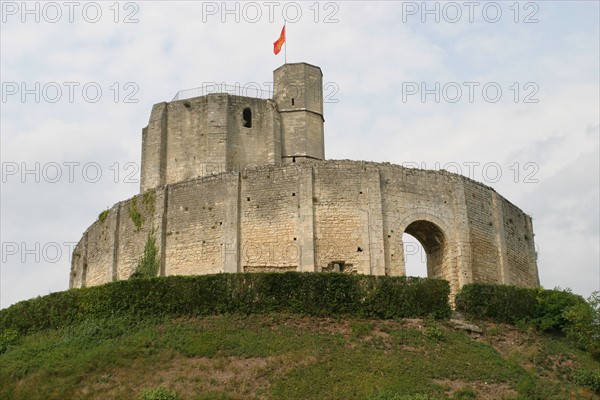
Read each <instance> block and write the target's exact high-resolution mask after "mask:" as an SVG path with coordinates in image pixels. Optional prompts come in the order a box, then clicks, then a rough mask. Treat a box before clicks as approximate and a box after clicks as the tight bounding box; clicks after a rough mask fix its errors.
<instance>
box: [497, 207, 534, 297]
mask: <svg viewBox="0 0 600 400" xmlns="http://www.w3.org/2000/svg"><path fill="white" fill-rule="evenodd" d="M500 206H501V208H502V215H503V217H504V218H503V221H502V223H503V225H504V227H503V230H504V240H505V243H506V244H505V248H506V263H507V270H508V271H507V277H506V281H507V282H506V283H508V284H511V285H517V286H524V287H538V286H539V278H538V271H537V262H536V256H535V254H536V253H535V246H534V242H533V228H532V224H531V217H529V216H528V215H526V214H523V212H522V211H521V210H520V209H519V208H517V207H516V206H515V205H513V204H511V203H510V202H508V201H507V200H505V199H502V200H501V202H500Z"/></svg>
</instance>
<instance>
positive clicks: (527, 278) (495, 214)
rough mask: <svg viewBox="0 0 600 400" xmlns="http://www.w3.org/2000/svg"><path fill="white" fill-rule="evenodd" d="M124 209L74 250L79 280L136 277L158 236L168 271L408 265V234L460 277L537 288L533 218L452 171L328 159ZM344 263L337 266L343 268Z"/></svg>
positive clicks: (246, 174)
mask: <svg viewBox="0 0 600 400" xmlns="http://www.w3.org/2000/svg"><path fill="white" fill-rule="evenodd" d="M135 201H136V205H137V210H138V212H139V213H140V217H141V219H142V220H143V223H142V224H141V226H136V225H135V223H134V222H133V220H134V218H133V217H132V215H131V212H130V210H131V208H132V204H133V199H130V200H127V201H125V202H122V203H119V204H117V205H115V206H114V207H113V208H112V209H111V210H110V212H109V213H108V216H107V217H106V219H105V220H104V221H103V222H100V221H97V222H95V223H94V224H93V225H92V226H91V227H90V228H89V229H88V230H87V231H86V233H85V234H84V237H83V238H82V240H81V241H80V243H79V244H78V245H77V246H76V248H75V251H74V253H77V254H78V255H76V254H74V257H73V261H72V274H71V286H72V287H80V286H91V285H97V284H101V283H104V282H109V281H111V280H117V279H127V278H128V277H129V276H131V274H132V272H133V271H134V270H135V266H136V265H137V262H138V261H139V259H140V258H141V256H142V255H143V250H144V246H145V244H146V242H147V240H148V235H149V234H152V233H153V234H154V235H155V237H156V243H157V246H158V247H159V250H160V251H159V254H160V260H161V272H160V273H161V274H163V275H178V274H181V275H189V274H209V273H220V272H243V271H284V270H293V271H336V270H340V271H343V272H349V273H352V272H356V273H364V274H375V275H383V274H386V275H402V274H404V272H405V267H404V250H403V243H402V234H403V233H404V232H406V233H409V234H411V235H413V236H414V237H416V238H417V239H418V240H419V241H420V242H421V243H422V244H423V247H424V248H425V250H426V251H427V252H428V273H429V275H430V276H434V277H441V278H443V279H447V280H449V281H450V282H451V287H452V290H453V293H455V292H456V291H457V290H458V288H460V287H461V286H462V285H463V284H465V283H469V282H494V283H510V284H516V285H520V286H528V287H535V286H537V285H538V284H539V282H538V280H537V279H538V278H537V268H536V264H535V249H534V245H533V233H532V227H531V219H530V218H529V217H528V216H527V215H525V214H524V213H523V212H522V211H521V210H519V209H518V208H517V207H515V206H514V205H512V204H511V203H510V202H508V201H507V200H506V199H504V198H502V197H501V196H500V195H498V194H497V193H496V192H495V191H493V190H492V189H491V188H488V187H486V186H484V185H480V184H477V183H476V182H473V181H471V180H469V179H467V178H464V177H461V176H458V175H455V174H451V173H448V172H445V171H423V170H416V169H406V168H402V167H400V166H396V165H389V164H378V163H367V162H353V161H327V162H314V163H305V164H286V165H284V166H277V165H263V166H260V167H256V168H252V169H244V170H242V171H240V172H228V173H224V174H220V175H215V176H210V177H204V178H198V179H194V180H189V181H185V182H180V183H176V184H171V185H167V186H165V187H164V188H159V189H156V190H152V191H149V192H147V193H146V194H143V195H140V196H137V197H136V200H135ZM336 268H337V269H336Z"/></svg>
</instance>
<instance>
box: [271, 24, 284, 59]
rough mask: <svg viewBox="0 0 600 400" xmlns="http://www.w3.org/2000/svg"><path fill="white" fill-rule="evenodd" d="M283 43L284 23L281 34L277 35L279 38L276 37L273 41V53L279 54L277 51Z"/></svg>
mask: <svg viewBox="0 0 600 400" xmlns="http://www.w3.org/2000/svg"><path fill="white" fill-rule="evenodd" d="M283 43H285V25H284V26H283V29H282V30H281V35H279V39H277V40H276V41H275V42H274V43H273V53H275V55H277V54H279V52H280V51H281V47H282V46H283Z"/></svg>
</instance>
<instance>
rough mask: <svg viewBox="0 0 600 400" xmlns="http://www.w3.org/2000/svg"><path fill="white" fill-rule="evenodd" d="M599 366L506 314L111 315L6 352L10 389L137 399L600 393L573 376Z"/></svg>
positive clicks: (2, 383) (4, 386)
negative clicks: (472, 323) (467, 323)
mask: <svg viewBox="0 0 600 400" xmlns="http://www.w3.org/2000/svg"><path fill="white" fill-rule="evenodd" d="M599 367H600V364H599V363H598V362H596V361H593V360H592V359H591V358H590V357H589V356H588V355H587V354H585V353H583V352H581V351H579V350H577V349H575V348H573V347H572V346H570V345H569V344H568V343H567V342H565V341H564V340H563V339H558V338H553V337H550V336H538V335H535V334H532V333H527V332H522V331H519V330H517V329H515V328H514V327H509V326H505V325H491V324H490V325H487V326H486V331H485V334H484V335H483V336H482V337H480V338H476V339H473V338H471V337H469V336H468V335H467V334H466V333H465V332H463V331H455V330H453V329H452V328H449V327H448V326H447V325H446V324H445V323H444V322H435V321H423V320H401V321H380V320H358V319H344V320H341V319H340V320H336V319H330V318H329V319H328V318H309V317H300V316H291V315H251V316H235V315H234V316H215V317H206V318H198V319H179V320H175V321H171V320H167V321H164V320H163V321H158V320H147V321H132V320H127V319H109V320H92V321H88V322H85V323H82V324H79V325H77V326H74V327H69V328H64V329H59V330H54V331H47V332H43V333H37V334H32V335H29V336H27V337H24V338H21V340H20V342H19V344H18V345H16V346H13V347H11V348H9V350H8V351H7V352H6V353H4V354H2V355H0V399H28V400H29V399H132V398H136V397H138V396H139V395H140V393H141V392H142V390H144V389H147V388H155V387H157V386H164V387H166V388H169V389H171V390H173V391H176V392H177V393H178V395H179V398H184V399H250V398H264V399H319V400H322V399H368V398H370V397H371V398H373V399H374V398H377V399H386V398H390V399H391V398H393V394H394V393H401V394H407V395H409V394H419V393H421V394H427V395H429V396H430V397H431V398H435V399H438V398H439V399H447V398H461V399H475V398H477V399H486V400H487V399H502V398H506V399H540V400H542V399H543V400H546V399H593V398H595V397H594V395H593V394H591V392H589V391H586V390H584V389H580V388H576V387H574V386H572V384H571V383H569V380H570V377H571V376H572V373H573V371H574V370H575V369H576V368H586V369H595V368H599ZM474 394H475V396H474ZM386 395H388V396H386Z"/></svg>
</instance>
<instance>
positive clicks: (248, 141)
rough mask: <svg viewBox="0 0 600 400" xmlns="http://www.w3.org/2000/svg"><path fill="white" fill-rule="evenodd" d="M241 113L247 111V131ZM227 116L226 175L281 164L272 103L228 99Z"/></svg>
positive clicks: (242, 98)
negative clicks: (250, 168)
mask: <svg viewBox="0 0 600 400" xmlns="http://www.w3.org/2000/svg"><path fill="white" fill-rule="evenodd" d="M245 109H249V110H250V114H251V118H250V119H249V120H248V121H249V122H251V126H250V127H246V126H244V110H245ZM227 112H228V115H227V124H228V126H227V130H228V136H227V169H228V170H229V171H239V170H241V169H242V168H245V167H248V166H258V165H263V164H276V163H277V164H279V163H281V131H280V126H279V113H278V112H277V105H276V104H275V102H274V101H271V100H263V99H255V98H250V97H240V96H229V109H228V110H227Z"/></svg>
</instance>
